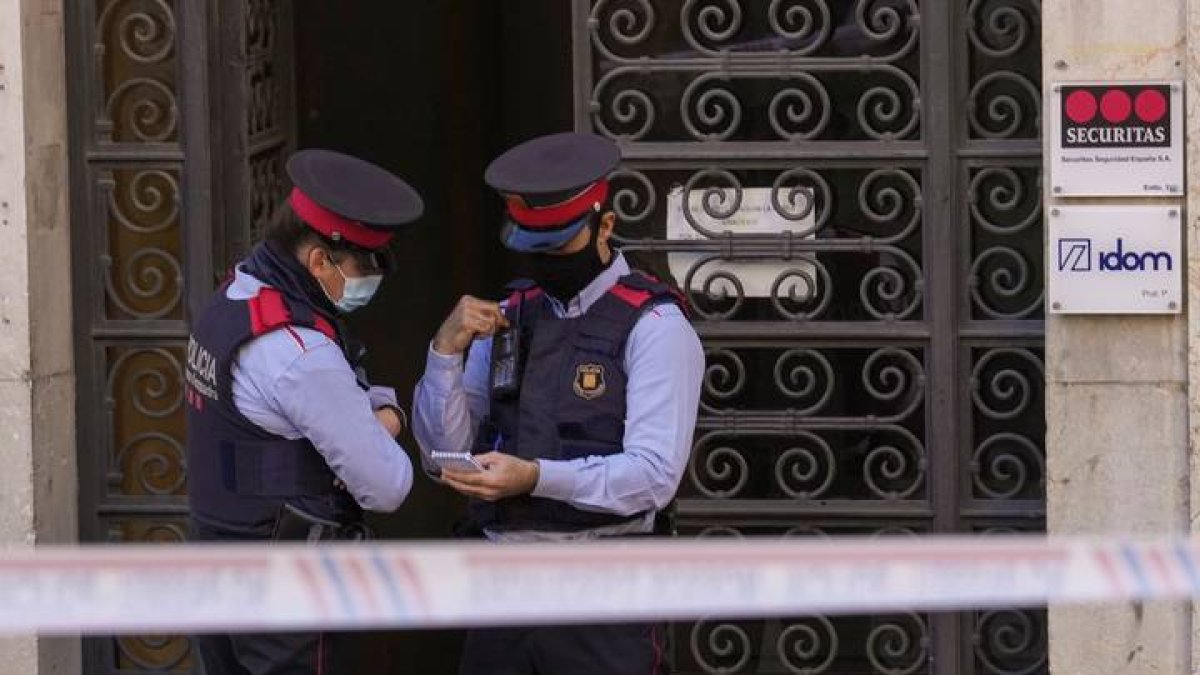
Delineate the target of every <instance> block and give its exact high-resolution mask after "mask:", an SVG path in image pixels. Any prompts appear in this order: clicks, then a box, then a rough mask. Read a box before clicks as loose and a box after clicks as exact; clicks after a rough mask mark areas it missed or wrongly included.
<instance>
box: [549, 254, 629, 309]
mask: <svg viewBox="0 0 1200 675" xmlns="http://www.w3.org/2000/svg"><path fill="white" fill-rule="evenodd" d="M627 274H629V263H627V262H625V256H624V255H622V254H621V252H620V251H616V250H614V251H613V261H612V264H611V265H609V266H608V267H607V268H606V269H605V270H604V271H603V272H601V273H600V274H598V275H596V278H595V279H592V282H591V283H590V284H588V285H587V286H584V287H583V290H582V291H579V295H576V296H575V297H574V298H571V301H570V302H568V303H567V306H566V308H564V307H563V306H562V304H560V303H559V302H558V300H557V299H556V298H553V297H551V296H546V297H547V298H549V299H550V303H551V305H553V306H554V308H555V311H556V312H557V313H559V314H560V315H562V316H566V317H576V316H582V315H583V313H584V312H586V311H588V309H590V308H591V306H592V305H593V304H595V303H596V301H597V300H599V299H600V298H602V297H604V294H605V293H607V292H608V290H609V289H610V288H612V287H613V286H616V285H617V281H619V280H620V279H621V277H623V276H625V275H627Z"/></svg>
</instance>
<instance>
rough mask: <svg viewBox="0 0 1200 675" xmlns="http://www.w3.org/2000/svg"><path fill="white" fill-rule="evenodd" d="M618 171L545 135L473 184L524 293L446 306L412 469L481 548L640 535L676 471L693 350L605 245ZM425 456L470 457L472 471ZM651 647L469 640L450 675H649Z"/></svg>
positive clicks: (603, 637) (589, 141)
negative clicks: (465, 500) (515, 261)
mask: <svg viewBox="0 0 1200 675" xmlns="http://www.w3.org/2000/svg"><path fill="white" fill-rule="evenodd" d="M619 158H620V153H619V151H618V149H617V147H616V146H615V145H614V144H613V143H612V142H610V141H608V140H605V139H603V138H600V137H598V136H594V135H590V134H577V133H566V134H556V135H552V136H545V137H542V138H538V139H534V140H532V141H529V142H528V143H525V144H523V145H520V146H518V147H516V148H513V149H512V150H510V151H509V152H507V153H505V154H504V155H502V156H501V157H499V158H498V159H496V160H495V161H494V162H493V163H492V164H491V166H489V167H488V170H487V173H486V175H485V179H486V181H487V183H488V184H489V185H491V186H492V187H493V188H495V189H496V190H498V191H499V192H500V193H501V194H502V195H503V196H504V198H505V201H506V203H507V210H508V214H507V215H508V218H507V222H506V224H505V227H504V230H503V233H502V240H503V242H504V244H505V245H506V246H507V247H508V248H510V249H512V250H515V251H518V252H521V253H524V254H527V255H528V256H529V257H528V262H529V263H530V268H531V269H532V271H533V279H532V280H529V281H524V282H517V283H514V284H512V285H511V286H510V287H509V289H508V297H507V299H506V300H504V301H503V302H502V303H495V302H489V301H485V300H480V299H477V298H472V297H469V296H468V297H464V298H462V299H461V300H460V301H459V303H458V305H457V306H456V307H455V308H454V310H453V312H451V314H450V316H449V317H448V318H447V319H446V321H445V323H443V325H442V326H441V328H440V329H439V331H438V333H437V335H436V336H435V337H434V339H433V343H432V344H431V346H430V351H429V354H428V357H427V363H426V367H425V375H424V377H423V378H422V380H421V382H420V383H419V384H418V386H417V391H416V403H415V404H414V420H413V432H414V434H415V435H416V438H417V440H418V442H419V444H420V445H421V449H422V463H423V465H424V468H425V470H426V471H427V472H428V473H429V474H430V475H433V476H435V477H437V478H438V479H439V480H440V481H441V482H442V483H444V484H445V485H447V486H449V487H451V488H453V489H455V490H457V491H458V492H460V493H462V494H464V495H467V496H468V497H470V498H471V508H470V513H471V519H472V521H473V522H474V525H475V526H476V527H477V528H478V530H479V531H481V532H482V533H483V534H484V535H485V536H486V537H488V538H489V539H492V540H495V541H502V542H507V541H540V542H548V541H549V542H557V541H562V542H568V541H578V540H585V539H593V538H597V537H619V536H634V535H644V534H649V533H651V532H653V530H654V526H655V520H656V515H657V514H658V513H659V512H660V511H662V510H664V509H665V508H667V507H668V505H669V504H670V503H671V501H672V500H673V498H674V495H675V491H676V489H677V488H678V486H679V481H680V479H681V478H682V476H683V473H684V470H685V468H686V466H687V462H688V456H689V453H690V451H691V443H692V434H693V428H694V426H695V423H696V413H697V406H698V404H699V397H700V387H701V380H702V376H703V371H704V356H703V350H702V348H701V345H700V341H699V339H698V338H697V336H696V333H695V331H694V330H693V329H692V327H691V325H690V323H689V322H688V320H687V317H686V315H685V313H684V309H683V306H682V302H681V301H680V300H679V299H678V298H677V297H676V296H675V295H674V294H673V293H672V292H671V289H670V288H669V287H668V286H667V285H666V284H664V283H661V282H659V281H657V280H655V279H654V278H652V277H650V276H648V275H646V274H642V273H640V272H636V271H633V270H631V269H630V267H629V264H628V263H627V262H626V260H625V258H624V256H622V255H621V253H620V252H619V251H616V250H614V249H613V248H612V246H611V245H610V242H611V237H612V233H613V228H614V226H615V224H616V216H615V214H614V213H613V212H612V211H610V210H608V209H607V205H608V203H609V185H608V180H607V176H608V174H609V173H611V172H612V170H613V169H614V168H615V167H616V165H617V163H618V161H619ZM464 359H465V365H464ZM434 452H438V453H462V452H470V453H472V454H473V455H474V460H475V462H476V463H477V464H478V465H479V466H481V467H482V470H471V469H470V467H469V465H467V466H464V464H463V463H462V462H455V463H454V464H452V463H450V461H447V460H445V459H443V458H442V456H441V455H439V457H438V459H437V460H436V461H435V459H434V457H433V456H432V453H434ZM439 462H442V464H439ZM662 637H663V636H662V631H661V629H660V627H659V626H656V625H651V624H626V625H604V626H599V625H597V626H557V627H536V628H503V629H481V630H473V631H471V632H470V633H469V634H468V637H467V641H466V645H465V647H464V652H463V657H462V662H461V670H460V672H462V673H464V674H467V675H475V674H479V675H483V674H484V673H488V674H491V673H505V674H511V673H529V674H533V673H572V674H573V675H588V674H589V673H597V674H599V673H604V674H606V675H607V674H611V673H654V672H659V671H660V670H661V668H662V655H663V644H662Z"/></svg>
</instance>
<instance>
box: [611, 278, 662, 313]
mask: <svg viewBox="0 0 1200 675" xmlns="http://www.w3.org/2000/svg"><path fill="white" fill-rule="evenodd" d="M608 292H609V293H612V294H613V295H615V296H617V297H618V298H620V299H621V300H622V301H623V302H625V303H626V304H628V305H632V306H633V307H635V308H640V307H641V306H642V305H644V304H646V303H647V302H649V301H650V298H652V297H653V296H654V294H653V293H651V292H650V291H639V290H637V289H636V288H630V287H628V286H626V285H624V284H617V285H615V286H613V287H612V288H611V289H609V291H608Z"/></svg>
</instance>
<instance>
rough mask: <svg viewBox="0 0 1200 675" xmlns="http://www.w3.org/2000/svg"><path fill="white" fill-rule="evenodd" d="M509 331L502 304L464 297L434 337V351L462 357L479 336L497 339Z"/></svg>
mask: <svg viewBox="0 0 1200 675" xmlns="http://www.w3.org/2000/svg"><path fill="white" fill-rule="evenodd" d="M507 327H508V319H506V318H504V312H502V311H500V305H499V304H498V303H495V302H488V301H487V300H480V299H479V298H473V297H471V296H469V295H464V296H463V297H462V298H461V299H460V300H459V301H458V304H457V305H455V306H454V311H452V312H450V316H448V317H446V321H445V322H443V323H442V327H441V328H439V329H438V332H437V335H435V336H434V337H433V350H434V351H436V352H437V353H439V354H443V355H445V356H452V355H454V354H461V353H463V352H465V351H466V350H467V347H470V346H471V341H472V340H474V339H475V338H476V337H477V336H479V337H484V336H488V335H493V334H495V332H496V331H498V330H500V329H501V328H507Z"/></svg>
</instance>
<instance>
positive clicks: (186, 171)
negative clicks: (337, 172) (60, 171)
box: [66, 0, 294, 674]
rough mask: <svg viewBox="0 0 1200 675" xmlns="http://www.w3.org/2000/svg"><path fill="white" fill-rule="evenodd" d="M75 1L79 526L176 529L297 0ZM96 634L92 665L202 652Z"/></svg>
mask: <svg viewBox="0 0 1200 675" xmlns="http://www.w3.org/2000/svg"><path fill="white" fill-rule="evenodd" d="M66 9H67V13H68V19H69V22H68V30H69V31H70V32H69V39H68V41H67V44H68V52H69V53H68V59H69V63H70V70H69V87H68V91H69V96H70V105H71V135H72V137H71V161H72V195H73V196H72V199H73V209H72V212H73V218H74V222H73V231H72V238H73V249H74V250H73V258H74V260H73V263H74V270H75V278H74V285H75V297H76V303H75V307H76V315H75V326H76V361H77V367H78V374H79V397H78V400H79V426H80V429H81V430H83V433H81V434H80V435H79V467H80V476H81V478H80V481H81V485H80V525H81V534H82V537H83V538H84V540H85V541H105V542H147V541H154V542H177V541H181V540H182V539H183V538H184V516H185V515H186V509H187V504H186V497H185V495H184V484H185V475H186V467H185V460H184V453H183V408H182V399H183V390H182V388H181V382H180V378H181V373H182V368H181V363H182V359H183V355H182V352H183V341H184V340H185V339H186V337H187V321H188V317H189V316H190V312H191V310H192V309H194V308H195V307H197V306H198V305H199V304H200V303H201V302H202V301H203V300H204V299H205V297H206V296H207V295H208V293H210V292H211V290H212V288H213V286H214V279H215V277H214V270H217V271H219V270H223V269H225V264H226V263H227V262H229V261H230V260H232V259H234V258H235V257H236V255H237V252H238V250H239V249H240V248H243V247H244V246H245V245H246V243H247V242H249V241H252V240H253V237H254V233H253V230H254V228H255V227H257V225H258V224H259V223H260V222H261V221H262V219H263V218H264V217H265V216H266V213H267V211H269V207H268V206H265V205H266V204H268V203H272V202H277V201H278V200H279V199H281V198H282V192H281V190H282V186H283V185H284V181H283V179H282V177H281V172H282V164H281V162H280V157H281V156H282V153H285V152H286V151H287V147H288V146H289V144H290V143H291V139H292V138H293V136H294V133H293V132H292V127H291V124H290V110H291V103H290V98H289V96H290V81H291V80H290V78H291V73H290V70H289V67H290V56H289V57H288V58H283V59H281V58H279V56H280V55H281V54H288V55H290V53H291V45H290V43H289V39H288V36H289V31H290V24H289V22H288V21H287V20H286V19H287V14H286V13H287V12H288V11H289V3H287V2H284V1H279V2H276V1H275V0H251V1H248V2H247V1H246V0H222V1H221V2H212V3H208V2H190V1H185V0H80V1H79V2H68V3H66ZM218 27H219V28H220V30H218V29H217V28H218ZM210 55H214V56H213V58H210ZM210 113H212V114H213V116H212V117H211V118H210ZM213 120H216V124H213ZM214 204H221V205H223V206H224V208H214V207H213V205H214ZM84 651H85V653H84V663H85V668H86V670H87V672H89V673H97V674H99V673H106V674H107V673H145V672H190V671H192V670H193V668H194V659H193V657H192V655H191V649H190V645H189V642H188V640H187V639H186V638H185V637H182V636H153V637H125V638H120V639H94V640H88V641H86V643H85V647H84Z"/></svg>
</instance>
